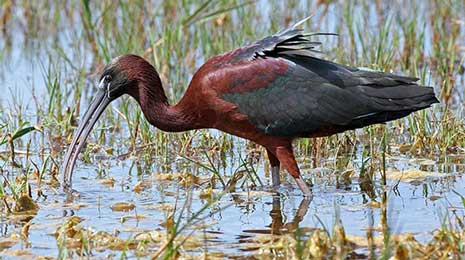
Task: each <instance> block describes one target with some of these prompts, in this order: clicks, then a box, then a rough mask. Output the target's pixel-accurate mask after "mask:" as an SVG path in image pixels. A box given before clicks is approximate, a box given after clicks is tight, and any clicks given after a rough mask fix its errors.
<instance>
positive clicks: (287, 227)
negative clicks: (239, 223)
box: [243, 195, 312, 235]
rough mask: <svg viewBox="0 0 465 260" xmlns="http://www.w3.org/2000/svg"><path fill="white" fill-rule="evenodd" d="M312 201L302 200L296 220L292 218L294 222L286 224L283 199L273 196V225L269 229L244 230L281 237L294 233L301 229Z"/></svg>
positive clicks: (271, 215) (271, 212)
mask: <svg viewBox="0 0 465 260" xmlns="http://www.w3.org/2000/svg"><path fill="white" fill-rule="evenodd" d="M311 201H312V199H311V198H304V199H302V201H301V202H300V204H299V208H298V209H297V212H296V214H295V216H294V218H292V220H291V221H289V222H285V219H286V216H285V215H284V214H283V212H282V206H281V205H282V203H281V197H280V196H279V195H275V196H273V204H272V208H271V211H270V217H271V223H270V224H269V225H268V227H269V229H253V230H244V231H243V232H245V233H254V234H273V235H281V234H287V233H290V232H293V231H295V230H296V229H298V228H299V224H300V222H301V221H302V220H303V219H304V217H305V215H306V214H307V211H308V207H309V205H310V202H311Z"/></svg>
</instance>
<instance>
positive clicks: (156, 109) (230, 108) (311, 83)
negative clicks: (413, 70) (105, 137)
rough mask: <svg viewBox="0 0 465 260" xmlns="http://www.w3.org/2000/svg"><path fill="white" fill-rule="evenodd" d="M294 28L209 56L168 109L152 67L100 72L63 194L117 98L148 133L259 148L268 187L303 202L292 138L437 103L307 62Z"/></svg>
mask: <svg viewBox="0 0 465 260" xmlns="http://www.w3.org/2000/svg"><path fill="white" fill-rule="evenodd" d="M302 22H303V21H301V22H299V23H297V24H296V25H295V26H294V27H291V28H289V29H286V30H283V31H281V32H279V33H277V34H274V35H272V36H269V37H266V38H264V39H262V40H260V41H257V42H255V43H253V44H250V45H247V46H244V47H241V48H238V49H235V50H233V51H230V52H227V53H224V54H221V55H218V56H215V57H213V58H211V59H210V60H208V61H207V62H206V63H205V64H204V65H203V66H201V68H200V69H199V70H198V71H197V72H196V73H195V75H194V76H193V78H192V81H191V82H190V84H189V87H188V88H187V90H186V93H185V95H184V97H183V98H182V99H181V100H180V101H179V103H178V104H176V105H170V104H169V103H168V99H167V97H166V95H165V93H164V90H163V87H162V83H161V81H160V78H159V76H158V73H157V71H156V70H155V68H154V67H153V66H152V65H151V64H150V63H149V62H147V61H146V60H144V59H143V58H141V57H139V56H136V55H123V56H120V57H117V58H115V59H114V60H113V61H111V63H110V64H108V65H107V66H106V67H105V69H104V71H103V73H102V75H101V77H100V81H99V85H98V91H97V93H96V94H95V98H94V100H93V101H92V103H91V105H90V107H89V109H88V110H87V112H86V113H85V115H84V118H83V119H82V120H81V123H80V124H79V126H78V129H77V131H76V133H75V135H74V138H73V140H72V143H71V146H70V147H69V150H68V151H67V154H66V156H65V159H64V166H63V169H64V188H65V190H70V188H71V179H72V171H73V168H74V164H75V162H76V158H77V156H78V153H79V151H80V150H81V148H82V146H83V144H84V142H85V140H86V138H87V136H88V135H89V133H90V131H91V130H92V128H93V126H94V124H95V123H96V121H97V119H98V118H99V117H100V115H101V114H102V112H103V111H104V109H105V107H107V105H108V104H109V103H110V102H111V101H113V100H115V99H117V98H119V97H120V96H122V95H124V94H128V95H130V96H131V97H133V98H134V99H135V100H136V101H137V102H138V103H139V105H140V106H141V109H142V111H143V113H144V115H145V117H146V119H147V120H148V121H149V122H150V123H151V124H152V125H153V126H155V127H157V128H159V129H161V130H164V131H168V132H180V131H188V130H192V129H202V128H215V129H219V130H221V131H224V132H226V133H229V134H232V135H235V136H239V137H242V138H245V139H249V140H251V141H253V142H255V143H257V144H260V145H262V146H264V147H265V148H266V151H267V154H268V158H269V161H270V164H271V172H272V174H271V175H272V184H273V186H275V187H276V186H279V185H280V178H279V169H280V165H282V166H283V167H284V169H286V170H287V171H288V172H289V174H290V175H291V176H292V177H293V178H294V180H295V182H296V184H297V186H298V187H299V188H300V190H301V191H302V192H303V194H304V195H305V196H310V195H311V191H310V189H309V188H308V186H307V184H306V182H305V181H304V180H303V179H302V177H301V175H300V171H299V167H298V165H297V163H296V160H295V158H294V154H293V150H292V141H293V140H294V139H296V138H301V137H303V138H311V137H322V136H329V135H332V134H336V133H340V132H343V131H346V130H351V129H356V128H361V127H364V126H368V125H372V124H377V123H383V122H387V121H390V120H394V119H398V118H401V117H404V116H407V115H409V114H410V113H412V112H414V111H417V110H420V109H424V108H427V107H429V106H430V105H431V104H433V103H437V102H438V100H437V99H436V97H435V95H434V90H433V88H431V87H425V86H420V85H417V84H416V83H415V82H416V81H417V80H418V79H417V78H412V77H405V76H398V75H394V74H390V73H384V72H379V71H368V70H362V69H357V68H352V67H347V66H344V65H340V64H336V63H333V62H330V61H327V60H323V59H320V58H318V57H316V55H315V53H316V52H317V51H316V50H315V48H316V47H317V46H318V45H320V44H321V43H319V42H314V41H311V40H310V38H311V37H312V36H316V35H328V34H327V33H304V32H303V30H301V29H297V26H299V25H300V24H301V23H302Z"/></svg>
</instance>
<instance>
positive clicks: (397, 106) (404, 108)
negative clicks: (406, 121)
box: [350, 84, 439, 128]
mask: <svg viewBox="0 0 465 260" xmlns="http://www.w3.org/2000/svg"><path fill="white" fill-rule="evenodd" d="M360 90H361V92H362V94H363V95H365V96H366V97H367V98H368V99H369V100H371V101H372V106H373V110H374V111H377V112H373V113H370V114H367V115H362V116H360V117H357V118H355V119H354V120H353V121H352V122H351V123H350V125H351V127H353V128H359V127H363V126H367V125H371V124H377V123H383V122H387V121H391V120H395V119H399V118H402V117H405V116H407V115H409V114H410V113H412V112H415V111H418V110H421V109H425V108H428V107H430V106H431V105H432V104H434V103H439V100H438V99H437V98H436V96H435V94H434V89H433V88H432V87H425V86H419V85H411V84H409V85H399V86H395V87H385V88H379V86H378V87H377V88H373V87H369V86H363V87H361V88H360Z"/></svg>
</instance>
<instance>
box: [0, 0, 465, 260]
mask: <svg viewBox="0 0 465 260" xmlns="http://www.w3.org/2000/svg"><path fill="white" fill-rule="evenodd" d="M464 13H465V2H464V1H461V0H428V1H422V0H417V1H378V0H373V1H331V0H329V1H328V0H326V1H311V0H289V1H274V0H258V1H240V0H216V1H214V0H203V1H194V0H183V1H157V0H154V1H141V0H134V1H106V0H105V1H92V2H91V1H86V0H82V1H73V0H69V1H50V0H45V1H12V0H1V1H0V90H1V92H0V93H1V95H0V200H1V203H0V205H1V206H0V217H1V225H0V232H1V235H0V255H1V256H2V257H3V258H11V259H13V258H16V257H19V256H22V257H25V258H26V257H31V256H34V257H40V258H42V259H48V258H50V259H52V258H59V259H65V258H71V257H74V258H85V259H87V258H89V259H90V258H92V259H95V258H106V259H107V258H109V259H112V258H113V259H116V258H123V259H124V258H165V259H175V258H183V259H197V258H205V259H215V258H249V257H250V258H257V259H269V258H277V259H288V258H289V259H308V258H316V259H318V258H319V259H323V258H333V259H341V258H349V259H365V258H371V259H376V258H380V259H389V258H392V259H406V258H415V259H446V258H447V259H448V258H451V259H460V258H463V257H465V252H464V251H465V249H464V248H465V242H464V241H465V226H464V225H465V224H464V223H465V218H464V213H465V197H464V196H465V181H464V179H463V174H464V172H465V150H464V148H465V126H464V114H463V113H464V111H463V107H462V106H463V103H464V94H463V93H464V89H465V77H464V72H465V68H464V59H465V55H464V53H465V32H464V26H465V20H464V18H463V14H464ZM309 14H313V15H314V16H313V18H312V19H311V20H310V21H309V22H307V23H306V24H305V25H304V26H305V29H306V30H307V31H318V32H320V31H322V32H335V33H338V34H339V36H338V37H319V38H317V39H316V40H319V41H322V42H323V45H322V49H321V50H322V51H323V53H324V55H325V58H326V59H329V60H334V61H337V62H339V63H342V64H348V65H353V66H358V67H365V68H370V69H374V70H383V71H392V72H395V73H399V74H405V75H411V76H416V77H418V78H420V82H421V84H422V85H428V86H434V88H435V91H436V94H437V96H438V98H439V99H440V101H441V104H439V105H435V106H434V107H433V108H431V109H428V110H424V111H421V112H417V113H415V114H413V115H411V116H409V117H407V118H404V119H400V120H397V121H394V122H390V123H388V124H386V125H376V126H371V127H367V128H364V129H360V130H356V131H349V132H346V133H342V134H338V135H335V136H331V137H327V138H317V139H305V140H299V141H296V142H295V151H296V156H297V157H298V161H299V165H300V167H301V169H302V171H303V176H304V178H305V179H306V180H308V181H311V182H312V183H313V193H314V199H313V201H311V202H310V201H306V200H303V199H302V197H301V195H300V193H299V191H298V190H296V189H295V187H294V186H293V182H292V180H290V179H288V176H287V175H286V174H285V172H284V171H283V172H282V176H283V177H282V178H283V181H286V180H287V181H288V182H287V184H286V183H285V184H284V185H283V186H282V187H281V188H280V190H279V195H276V194H275V193H273V192H271V189H270V178H269V177H270V176H269V165H268V162H267V160H266V152H265V151H264V150H263V149H262V148H261V147H259V146H257V145H255V144H253V143H250V142H247V141H244V140H242V139H238V138H235V137H232V136H230V135H227V134H224V133H221V132H218V131H214V130H201V131H193V132H186V133H178V134H168V133H164V132H161V131H159V130H157V129H155V128H153V127H151V126H150V125H149V124H148V122H147V121H146V120H145V119H144V116H143V114H142V113H141V111H140V109H139V107H138V106H137V105H136V103H135V102H134V101H133V100H131V99H130V98H124V99H122V100H120V101H118V102H116V103H114V104H112V109H107V111H106V112H105V114H104V116H103V118H102V119H101V120H100V121H99V123H98V127H97V128H96V129H95V130H94V131H93V133H92V135H91V137H90V138H89V141H88V143H87V145H86V146H85V148H84V151H83V152H82V154H81V156H80V157H79V162H78V165H77V169H76V172H75V175H74V176H75V178H74V185H73V188H75V189H76V190H78V191H79V192H80V193H81V195H80V197H79V198H77V199H76V198H75V199H73V200H70V199H69V198H68V197H67V196H66V194H64V193H63V191H62V189H61V187H60V182H61V175H60V165H61V162H62V158H63V156H64V152H65V149H66V148H67V146H68V145H69V143H70V142H71V138H72V134H73V130H74V129H75V127H76V125H77V122H78V121H79V119H80V117H81V116H82V113H83V110H84V109H85V107H86V105H87V104H88V103H89V101H90V100H91V98H92V96H93V93H94V92H95V90H96V84H97V81H98V78H97V77H98V75H99V72H101V70H102V69H103V66H104V65H105V64H106V63H108V62H109V61H110V60H111V59H112V58H113V57H116V56H118V55H121V54H125V53H135V54H138V55H141V56H143V57H145V58H146V59H147V60H149V61H150V62H151V63H152V64H153V65H154V66H155V67H156V68H157V69H158V71H159V73H160V77H161V79H162V81H163V83H164V86H165V87H166V89H165V91H166V93H167V95H168V98H169V99H170V101H171V102H172V103H174V102H176V101H177V100H179V98H180V97H181V96H182V94H183V93H184V90H185V89H186V87H187V86H188V83H189V80H190V78H191V77H192V75H193V74H194V73H195V71H196V69H198V68H199V67H200V66H201V65H202V64H203V63H204V62H205V61H206V60H207V59H208V58H210V57H212V56H214V55H217V54H220V53H222V52H225V51H228V50H231V49H234V48H237V47H240V46H242V45H244V44H245V43H250V42H253V41H255V40H258V39H261V38H263V37H265V36H268V35H270V34H272V33H275V32H277V31H279V30H281V29H283V28H285V27H287V26H289V25H291V24H293V23H294V22H296V21H298V20H300V19H302V18H303V17H306V16H308V15H309Z"/></svg>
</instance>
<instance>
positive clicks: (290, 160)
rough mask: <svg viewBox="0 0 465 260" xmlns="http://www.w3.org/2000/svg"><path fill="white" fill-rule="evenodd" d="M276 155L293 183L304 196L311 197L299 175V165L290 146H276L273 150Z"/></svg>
mask: <svg viewBox="0 0 465 260" xmlns="http://www.w3.org/2000/svg"><path fill="white" fill-rule="evenodd" d="M275 154H276V157H277V158H278V160H279V161H280V162H281V164H282V165H283V166H284V168H285V169H286V170H287V171H288V172H289V174H290V175H291V176H292V177H293V178H294V180H295V183H296V184H297V186H298V187H299V189H300V190H301V191H302V193H303V194H304V196H305V197H307V198H312V192H311V191H310V189H309V188H308V184H307V183H306V182H305V181H304V179H302V176H300V170H299V166H298V165H297V162H296V161H295V158H294V153H293V151H292V146H291V145H290V144H289V145H288V146H278V147H276V150H275Z"/></svg>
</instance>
